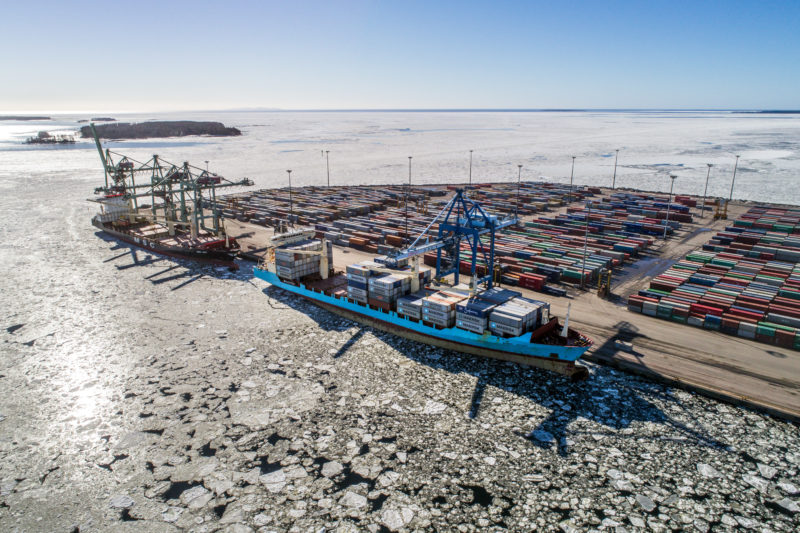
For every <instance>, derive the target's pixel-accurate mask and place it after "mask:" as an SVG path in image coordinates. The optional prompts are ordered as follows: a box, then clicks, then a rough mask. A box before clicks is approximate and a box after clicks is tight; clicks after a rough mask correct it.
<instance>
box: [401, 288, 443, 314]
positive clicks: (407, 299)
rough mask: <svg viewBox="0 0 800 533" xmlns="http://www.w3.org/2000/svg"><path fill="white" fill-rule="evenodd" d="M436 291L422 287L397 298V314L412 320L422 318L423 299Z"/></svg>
mask: <svg viewBox="0 0 800 533" xmlns="http://www.w3.org/2000/svg"><path fill="white" fill-rule="evenodd" d="M433 292H434V291H431V290H428V289H422V290H421V291H417V292H415V293H413V294H406V295H404V296H401V297H399V298H398V299H397V314H398V315H401V316H404V317H406V318H410V319H412V320H422V301H423V299H424V298H425V297H427V296H430V295H431V294H433Z"/></svg>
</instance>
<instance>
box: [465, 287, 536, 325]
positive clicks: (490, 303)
mask: <svg viewBox="0 0 800 533" xmlns="http://www.w3.org/2000/svg"><path fill="white" fill-rule="evenodd" d="M520 296H522V295H521V294H520V293H518V292H516V291H511V290H508V289H498V288H492V289H488V290H485V291H482V292H479V293H478V294H476V295H475V296H473V297H470V298H468V299H466V300H462V301H461V302H459V303H458V304H457V305H456V327H458V328H460V329H463V330H466V331H471V332H473V333H478V334H480V335H482V334H483V333H484V332H485V331H486V329H487V328H488V326H489V315H490V314H491V312H492V311H493V310H494V308H495V307H497V306H498V305H501V304H504V303H506V302H508V301H509V300H511V299H512V298H517V297H520Z"/></svg>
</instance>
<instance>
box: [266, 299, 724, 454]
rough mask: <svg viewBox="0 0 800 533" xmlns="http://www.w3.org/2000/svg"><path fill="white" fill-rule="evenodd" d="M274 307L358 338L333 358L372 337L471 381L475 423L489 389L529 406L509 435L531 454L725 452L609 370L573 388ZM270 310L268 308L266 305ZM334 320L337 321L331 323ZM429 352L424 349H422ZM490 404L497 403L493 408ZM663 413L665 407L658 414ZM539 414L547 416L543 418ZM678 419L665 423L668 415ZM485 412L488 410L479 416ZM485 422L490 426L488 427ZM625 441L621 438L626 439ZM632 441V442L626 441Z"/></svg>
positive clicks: (633, 381) (685, 417)
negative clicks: (609, 444) (665, 445)
mask: <svg viewBox="0 0 800 533" xmlns="http://www.w3.org/2000/svg"><path fill="white" fill-rule="evenodd" d="M263 292H264V294H265V295H267V296H268V297H269V299H271V300H273V301H274V302H280V303H281V304H282V305H285V306H287V307H289V308H292V309H295V310H297V311H299V312H302V313H304V314H306V315H307V316H309V317H310V318H311V319H312V320H314V321H315V322H317V324H318V325H319V327H320V328H322V329H323V330H326V331H338V332H343V331H348V330H351V329H352V328H353V326H357V327H358V330H357V331H356V332H355V333H354V334H353V335H352V336H351V337H350V339H348V340H347V341H346V342H345V343H344V344H343V345H342V346H341V347H340V348H339V350H338V351H337V353H336V354H335V355H333V357H334V358H336V359H339V358H342V357H346V356H347V353H348V351H349V350H350V348H352V347H353V346H355V345H356V344H357V343H358V341H359V340H360V339H361V338H362V337H363V336H364V334H365V333H366V332H374V333H375V335H376V336H378V337H379V338H380V339H381V340H382V341H383V342H384V343H386V344H388V345H389V346H390V347H392V348H394V349H395V350H396V351H398V352H400V353H402V354H403V355H405V356H406V357H407V358H409V359H411V360H413V361H415V362H417V363H420V364H422V365H426V366H428V367H431V368H436V369H442V370H445V371H447V372H450V373H452V374H454V375H455V374H467V375H470V376H472V377H473V378H474V380H475V385H474V387H473V390H472V393H471V397H470V399H469V408H468V409H467V410H466V412H465V413H464V414H465V416H467V417H468V418H469V419H471V420H474V421H476V422H478V421H483V420H482V418H483V417H484V416H486V417H490V416H491V414H490V413H486V414H485V415H484V414H483V409H482V404H483V401H484V397H485V396H486V395H487V394H491V395H492V396H494V395H495V394H494V393H493V391H492V389H501V390H504V391H506V392H508V393H511V394H514V395H517V396H519V397H521V398H524V399H527V400H529V401H530V402H532V403H533V404H535V407H533V408H532V409H531V413H530V414H529V415H528V420H527V423H526V424H522V425H527V427H523V428H522V429H521V430H519V431H515V434H517V435H518V436H519V437H520V438H521V439H525V440H526V441H527V442H529V443H530V444H531V445H532V446H537V447H539V448H543V449H553V450H555V451H556V452H557V453H559V454H561V455H565V456H566V455H569V454H570V450H571V448H572V446H573V444H574V441H575V439H598V438H599V439H602V438H605V437H606V436H612V435H613V436H614V437H615V438H630V439H637V440H642V439H644V440H651V441H676V442H681V443H684V444H685V445H687V446H690V445H691V446H699V447H711V448H725V447H726V446H727V444H726V443H724V442H721V441H720V440H718V439H717V438H716V437H714V436H713V435H711V434H710V433H709V431H708V429H707V428H705V427H704V426H703V424H702V422H700V421H699V420H698V419H697V418H696V417H694V416H693V415H692V414H691V412H690V411H689V410H688V409H686V408H685V407H684V406H683V403H682V401H681V400H680V398H679V397H678V396H675V395H673V394H672V393H671V392H670V389H669V388H668V387H666V386H664V385H662V384H658V383H651V382H648V381H646V380H645V379H643V378H640V377H635V376H629V375H626V374H623V373H621V372H619V371H616V370H614V369H611V368H608V367H605V366H599V365H591V364H589V365H588V366H589V369H590V376H589V378H588V379H587V380H586V381H583V382H577V383H576V382H573V381H572V380H571V379H570V378H568V377H566V376H562V375H559V374H556V373H553V372H549V371H546V370H541V369H538V368H532V367H525V366H522V365H518V364H515V363H507V362H505V361H499V360H495V359H488V358H482V357H477V356H471V355H466V354H460V353H457V352H453V351H450V350H445V349H442V348H435V347H429V346H428V345H425V344H421V343H418V342H415V341H411V340H407V339H403V338H400V337H397V336H395V335H392V334H390V333H385V332H381V331H379V330H375V329H374V328H372V327H370V326H363V325H361V324H358V323H357V322H354V321H352V320H349V319H346V318H342V317H339V316H338V315H334V314H332V313H329V312H328V311H326V310H324V309H321V308H319V307H317V306H315V305H314V304H312V303H310V302H307V301H305V300H304V299H303V298H301V297H299V296H296V295H293V294H290V293H288V292H285V291H283V290H281V289H279V288H276V287H273V286H269V287H267V288H265V289H263ZM270 305H272V306H273V307H274V303H270ZM332 317H335V318H336V320H332ZM625 335H626V332H624V331H623V332H620V335H619V336H620V337H622V338H626V339H631V338H635V336H636V335H638V333H636V332H628V336H627V337H626V336H625ZM426 348H427V349H426ZM452 400H453V401H452V404H462V405H463V404H464V403H466V401H460V400H466V398H453V399H452ZM494 401H496V400H494ZM662 406H663V407H662ZM542 408H544V409H547V410H550V413H549V414H548V415H546V416H545V417H543V418H542V416H541V414H538V413H541V411H542ZM665 408H666V409H667V410H669V411H670V412H677V413H678V414H679V416H671V415H669V414H667V412H666V410H665ZM485 409H489V410H491V407H489V408H485ZM489 421H490V420H489ZM648 422H649V423H654V424H658V425H659V430H658V431H652V430H651V431H647V432H646V433H647V436H643V434H644V432H636V434H635V433H633V432H624V431H623V430H625V429H627V428H630V427H631V426H632V425H633V424H635V423H648ZM626 433H627V434H626ZM628 435H630V436H628Z"/></svg>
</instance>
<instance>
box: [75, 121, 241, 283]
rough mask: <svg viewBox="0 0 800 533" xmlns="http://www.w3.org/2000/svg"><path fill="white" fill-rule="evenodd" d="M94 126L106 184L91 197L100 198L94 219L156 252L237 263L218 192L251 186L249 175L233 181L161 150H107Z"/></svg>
mask: <svg viewBox="0 0 800 533" xmlns="http://www.w3.org/2000/svg"><path fill="white" fill-rule="evenodd" d="M91 129H92V132H93V133H94V138H95V143H96V145H97V150H98V152H99V153H100V160H101V161H102V163H103V168H104V171H105V184H104V186H102V187H97V188H96V189H95V191H94V192H95V194H96V195H97V197H96V198H93V199H91V201H93V202H96V203H98V204H100V212H99V213H97V214H96V215H95V216H94V218H92V225H94V226H95V227H97V228H98V229H100V230H102V231H103V232H105V233H107V234H109V235H111V236H112V237H114V238H116V239H119V240H121V241H123V242H126V243H128V244H132V245H134V246H138V247H140V248H143V249H145V250H149V251H152V252H156V253H158V254H162V255H167V256H170V257H176V258H182V259H191V260H194V261H200V262H203V263H209V264H214V265H219V266H226V267H228V268H231V269H236V268H238V267H237V264H236V262H235V261H234V259H235V258H236V255H237V253H238V251H239V244H238V243H237V241H236V239H235V238H232V237H229V236H228V235H227V233H226V232H225V227H224V224H223V220H222V216H221V213H220V212H219V208H218V207H217V205H216V195H217V190H218V189H222V188H228V187H241V186H251V185H253V182H252V181H251V180H249V179H247V178H245V179H242V180H240V181H237V182H233V181H230V180H227V179H225V178H223V177H222V176H219V175H217V174H213V173H210V172H209V171H208V169H205V170H203V169H199V168H197V167H194V166H192V165H190V164H189V163H187V162H184V163H183V164H181V165H175V164H172V163H169V162H167V161H165V160H164V159H161V158H159V157H158V156H157V155H154V156H153V157H152V158H151V159H150V160H148V161H147V162H144V163H141V162H139V161H136V160H134V159H133V158H130V157H127V156H124V155H122V154H118V153H116V152H112V151H111V150H108V149H106V150H105V151H104V150H103V148H102V146H101V145H100V139H99V137H98V135H97V132H96V130H95V128H94V124H92V125H91ZM147 202H149V203H147Z"/></svg>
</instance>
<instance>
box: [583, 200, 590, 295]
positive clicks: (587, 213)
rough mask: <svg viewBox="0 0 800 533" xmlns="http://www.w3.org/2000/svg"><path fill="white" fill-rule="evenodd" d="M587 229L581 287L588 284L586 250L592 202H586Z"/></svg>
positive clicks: (584, 234)
mask: <svg viewBox="0 0 800 533" xmlns="http://www.w3.org/2000/svg"><path fill="white" fill-rule="evenodd" d="M586 210H587V211H586V229H585V230H584V233H583V266H582V267H581V289H582V288H584V286H585V284H586V281H585V280H586V250H587V248H588V244H589V215H590V214H591V213H592V202H586Z"/></svg>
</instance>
